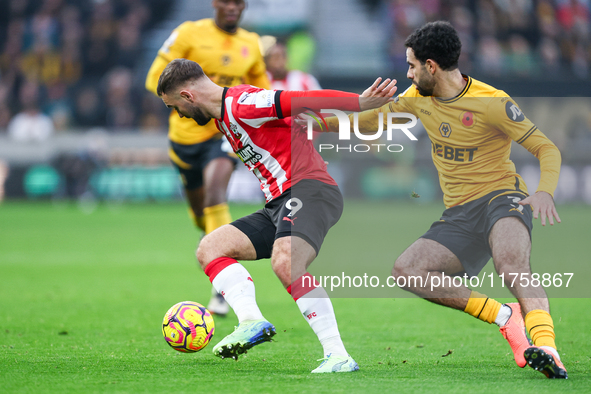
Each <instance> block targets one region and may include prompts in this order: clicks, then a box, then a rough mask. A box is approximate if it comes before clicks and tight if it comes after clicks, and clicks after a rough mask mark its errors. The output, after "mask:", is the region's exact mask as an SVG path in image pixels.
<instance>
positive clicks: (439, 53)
mask: <svg viewBox="0 0 591 394" xmlns="http://www.w3.org/2000/svg"><path fill="white" fill-rule="evenodd" d="M404 45H405V46H406V47H407V48H412V50H413V51H414V54H415V57H416V58H417V60H418V61H420V62H421V64H425V62H426V61H427V59H431V60H434V61H435V62H436V63H437V64H439V67H441V68H442V69H443V70H454V69H456V68H458V59H459V58H460V52H461V51H462V43H461V41H460V37H458V33H457V32H456V29H454V27H453V26H452V25H451V23H449V22H446V21H437V22H429V23H427V24H425V25H423V26H422V27H420V28H419V29H417V30H415V31H414V32H413V33H412V34H411V35H410V36H408V38H407V39H406V41H405V42H404Z"/></svg>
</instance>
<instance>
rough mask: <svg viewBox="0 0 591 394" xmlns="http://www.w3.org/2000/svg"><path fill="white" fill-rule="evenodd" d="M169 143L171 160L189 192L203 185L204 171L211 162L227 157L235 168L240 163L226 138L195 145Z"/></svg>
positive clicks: (213, 139)
mask: <svg viewBox="0 0 591 394" xmlns="http://www.w3.org/2000/svg"><path fill="white" fill-rule="evenodd" d="M169 142H170V150H169V156H170V160H171V161H172V164H173V165H174V166H175V167H176V168H177V169H178V170H179V172H180V174H181V179H182V181H183V184H184V185H185V188H186V189H187V190H193V189H197V188H200V187H201V186H202V185H203V170H204V169H205V167H206V166H207V164H209V162H210V161H212V160H214V159H217V158H218V157H225V158H227V159H228V160H231V161H232V162H233V163H234V166H236V163H238V158H237V157H236V155H235V154H234V152H233V151H232V147H231V146H230V143H229V142H228V140H226V137H224V136H222V138H216V137H214V138H212V139H209V140H207V141H203V142H201V143H199V144H193V145H182V144H177V143H176V142H172V141H169Z"/></svg>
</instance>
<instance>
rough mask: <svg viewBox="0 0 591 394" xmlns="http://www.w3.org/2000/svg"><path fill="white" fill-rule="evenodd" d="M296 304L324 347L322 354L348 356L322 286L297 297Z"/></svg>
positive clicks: (328, 299)
mask: <svg viewBox="0 0 591 394" xmlns="http://www.w3.org/2000/svg"><path fill="white" fill-rule="evenodd" d="M296 304H298V307H299V308H300V311H301V312H302V315H304V318H305V319H306V320H307V321H308V324H310V327H312V330H314V333H315V334H316V336H317V337H318V340H319V341H320V344H321V345H322V348H323V349H324V355H325V356H328V355H329V354H334V355H335V356H343V357H348V353H347V350H346V349H345V345H343V341H342V340H341V334H339V327H338V326H337V319H336V317H335V315H334V309H333V308H332V303H331V302H330V298H328V294H326V291H325V290H324V288H322V287H317V288H315V289H314V290H312V291H310V292H308V293H307V294H306V295H305V297H301V298H299V299H298V300H297V301H296Z"/></svg>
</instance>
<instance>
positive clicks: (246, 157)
mask: <svg viewBox="0 0 591 394" xmlns="http://www.w3.org/2000/svg"><path fill="white" fill-rule="evenodd" d="M236 155H237V156H238V158H239V159H240V160H242V162H243V163H244V164H250V165H255V164H256V163H258V162H259V161H260V160H261V159H262V158H263V156H261V154H260V153H257V152H255V151H254V149H253V148H252V146H251V145H246V146H244V147H243V148H242V149H238V150H237V151H236Z"/></svg>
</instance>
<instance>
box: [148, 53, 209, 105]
mask: <svg viewBox="0 0 591 394" xmlns="http://www.w3.org/2000/svg"><path fill="white" fill-rule="evenodd" d="M204 75H205V73H204V72H203V69H202V68H201V66H200V65H199V64H197V63H195V62H194V61H192V60H187V59H174V60H173V61H172V62H170V63H168V65H167V66H166V68H165V69H164V71H162V74H160V78H158V87H157V88H156V93H157V94H158V96H159V97H161V96H162V95H163V94H166V93H167V92H170V91H172V90H174V89H177V88H178V87H179V86H180V85H182V84H184V83H186V82H188V81H191V80H197V79H199V78H202V77H203V76H204Z"/></svg>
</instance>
